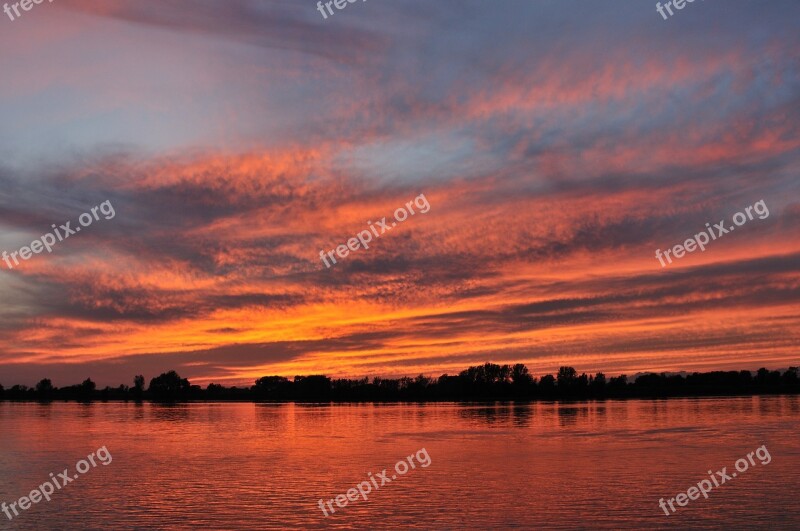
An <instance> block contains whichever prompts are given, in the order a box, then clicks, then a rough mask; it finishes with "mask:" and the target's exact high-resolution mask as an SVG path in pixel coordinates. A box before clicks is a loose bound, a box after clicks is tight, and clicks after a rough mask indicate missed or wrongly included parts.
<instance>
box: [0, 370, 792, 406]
mask: <svg viewBox="0 0 800 531" xmlns="http://www.w3.org/2000/svg"><path fill="white" fill-rule="evenodd" d="M798 392H800V378H798V368H797V367H789V369H787V370H786V371H784V372H783V373H781V372H780V371H769V370H767V369H766V368H761V369H758V371H756V373H755V374H753V373H751V372H750V371H744V370H743V371H712V372H703V373H700V372H695V373H691V374H688V375H686V376H683V375H681V374H666V373H660V374H643V375H641V376H638V377H637V378H635V379H631V378H628V377H627V376H626V375H624V374H622V375H620V376H615V377H612V378H606V376H605V375H604V374H603V373H601V372H600V373H597V374H595V375H594V376H591V375H588V376H587V375H586V373H583V374H580V375H578V373H577V371H576V370H575V369H574V368H572V367H561V368H560V369H559V370H558V373H557V374H556V375H552V374H547V375H544V376H542V377H541V378H535V377H533V376H532V375H531V374H530V372H529V371H528V368H527V367H526V366H525V365H523V364H521V363H518V364H516V365H497V364H494V363H486V364H484V365H476V366H473V367H469V368H468V369H466V370H463V371H461V372H460V373H459V374H458V375H453V376H451V375H447V374H443V375H442V376H440V377H439V378H430V377H427V376H423V375H421V374H420V375H419V376H417V377H416V378H408V377H406V378H397V379H391V378H373V379H372V380H370V379H369V378H362V379H359V380H349V379H331V378H328V377H327V376H323V375H312V376H295V377H294V378H293V379H289V378H286V377H284V376H264V377H263V378H259V379H258V380H256V381H255V385H253V386H251V387H224V386H222V385H219V384H215V383H211V384H209V385H208V386H207V387H206V388H205V389H203V388H202V387H201V386H199V385H192V384H191V383H190V382H189V380H188V379H186V378H181V377H180V375H179V374H178V373H177V372H175V371H169V372H166V373H164V374H162V375H160V376H158V377H156V378H153V379H152V380H150V385H149V386H148V387H147V388H145V379H144V377H143V376H141V375H139V376H136V377H135V378H134V380H133V386H132V387H129V386H126V385H120V386H119V387H106V388H105V389H97V386H96V385H95V383H94V382H93V381H92V380H91V379H86V380H85V381H84V382H83V383H82V384H80V385H72V386H69V387H61V388H57V387H54V386H53V384H52V381H51V380H49V379H47V378H45V379H43V380H42V381H40V382H39V383H38V384H36V387H33V388H29V387H27V386H24V385H15V386H13V387H11V388H9V389H5V388H4V387H3V386H2V385H0V400H26V401H41V402H49V401H56V400H74V401H80V402H91V401H95V400H100V401H107V400H125V401H137V402H140V401H143V400H149V401H153V402H178V401H189V400H198V401H204V400H205V401H282V402H288V401H305V402H309V401H310V402H403V401H408V402H417V401H483V400H523V401H525V400H586V399H605V398H648V397H650V398H654V397H680V396H712V395H760V394H796V393H798Z"/></svg>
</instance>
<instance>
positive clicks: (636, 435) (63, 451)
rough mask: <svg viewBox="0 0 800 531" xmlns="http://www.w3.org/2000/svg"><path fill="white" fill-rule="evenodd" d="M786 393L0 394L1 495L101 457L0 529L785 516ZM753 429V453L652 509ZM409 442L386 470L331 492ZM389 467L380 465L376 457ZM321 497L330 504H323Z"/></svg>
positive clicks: (790, 414)
mask: <svg viewBox="0 0 800 531" xmlns="http://www.w3.org/2000/svg"><path fill="white" fill-rule="evenodd" d="M799 416H800V399H798V397H760V398H759V397H752V398H751V397H747V398H723V399H709V398H705V399H681V400H669V401H647V400H631V401H610V402H578V403H570V404H553V403H536V404H492V405H485V404H481V405H475V404H471V405H462V404H420V405H417V404H413V405H407V404H406V405H372V404H368V405H322V406H320V405H300V404H206V403H200V404H186V405H173V406H161V405H151V404H139V405H137V404H133V403H129V404H124V403H106V404H103V403H96V404H91V405H81V404H72V403H55V404H49V405H41V404H12V403H0V478H2V481H0V501H5V502H6V503H9V502H12V501H16V500H17V499H19V498H20V497H21V496H25V495H27V494H28V493H29V492H30V491H31V490H32V489H33V488H35V487H36V486H38V485H40V484H42V483H44V482H45V481H47V480H48V479H49V475H50V473H51V472H52V473H54V474H58V473H59V472H62V471H63V470H64V469H65V468H67V467H69V469H70V473H71V474H72V471H74V469H75V464H76V462H77V461H78V460H79V459H81V458H84V457H86V456H87V455H88V454H89V453H91V452H93V451H95V450H96V449H98V448H100V447H103V446H105V447H106V448H107V449H108V451H109V452H110V453H111V455H112V456H113V461H112V462H111V463H110V464H109V465H108V466H102V465H98V466H97V467H96V468H93V469H91V470H89V471H88V472H87V473H86V474H84V475H82V476H80V477H79V478H78V479H77V480H75V481H74V482H73V483H71V484H69V485H68V486H66V487H65V488H64V489H63V490H61V491H57V492H56V493H55V494H54V495H53V499H52V500H51V501H50V502H44V501H43V502H40V503H38V504H36V505H34V506H33V507H32V508H31V509H29V510H27V511H24V512H22V513H21V514H20V516H18V517H15V518H14V520H12V521H8V519H7V518H6V517H5V516H4V515H3V514H2V513H0V517H2V519H0V529H19V530H34V529H37V530H38V529H196V528H205V529H286V528H320V527H332V528H342V529H344V528H371V529H387V528H420V529H432V528H436V529H478V528H479V529H485V528H518V529H532V528H540V529H541V528H545V529H576V528H582V529H587V528H593V529H596V528H608V529H622V528H625V529H642V528H655V529H662V528H680V529H719V528H725V529H732V528H733V529H739V528H741V529H744V528H749V529H752V528H766V527H769V528H771V529H798V528H800V498H799V497H798V492H800V489H798V487H800V480H798V476H797V465H798V464H800V440H799V438H798V429H797V420H798V417H799ZM761 445H766V447H767V449H768V450H769V452H770V455H771V458H772V461H771V462H770V463H769V464H767V465H762V464H761V462H760V461H759V460H758V459H756V465H754V466H750V467H749V469H748V470H747V471H746V472H744V473H742V474H740V475H739V476H738V477H737V478H736V479H733V480H732V481H730V482H728V483H726V484H725V485H721V486H720V487H718V488H715V489H714V490H712V492H711V493H710V497H709V499H703V498H702V497H701V498H700V499H699V500H696V501H690V502H689V505H688V506H686V507H682V508H678V512H677V513H676V514H673V515H671V516H666V515H665V514H664V512H663V511H662V510H661V509H660V508H659V506H658V500H659V498H670V497H674V496H675V495H676V494H678V493H679V492H685V491H686V490H687V489H688V488H689V487H691V486H693V485H696V484H697V482H698V481H701V480H703V479H705V478H707V477H708V474H707V471H708V470H712V471H716V470H721V469H722V467H728V473H730V472H731V471H733V470H734V462H735V461H736V460H737V459H739V458H742V457H745V456H746V455H747V454H748V453H749V452H752V451H754V450H755V449H756V448H758V447H760V446H761ZM421 448H425V449H426V450H427V452H428V455H429V456H430V459H431V464H430V466H428V467H427V468H422V467H420V466H419V465H417V468H415V469H413V470H409V471H408V472H407V473H406V474H405V475H403V476H400V477H398V478H397V479H396V480H395V481H393V482H392V483H391V484H387V485H384V486H383V487H381V488H380V489H378V490H376V491H373V492H372V493H370V494H369V499H368V500H367V501H363V500H361V499H359V501H357V502H349V503H348V505H347V507H345V508H336V511H337V512H336V513H335V514H333V515H331V516H328V517H325V516H324V515H323V513H322V511H321V509H320V508H319V506H318V500H319V499H321V498H322V499H326V500H327V499H331V498H335V496H336V495H337V494H344V493H346V492H347V490H348V489H350V488H353V487H355V486H356V485H357V484H358V483H360V482H362V481H365V480H367V479H368V473H369V472H371V473H372V474H373V475H374V474H376V473H377V472H380V471H382V470H383V469H387V472H389V473H393V470H392V468H393V467H394V465H395V463H396V462H397V461H398V460H401V459H405V458H406V456H409V455H411V454H414V453H416V452H417V451H418V450H420V449H421ZM387 475H388V474H387ZM334 507H335V505H334Z"/></svg>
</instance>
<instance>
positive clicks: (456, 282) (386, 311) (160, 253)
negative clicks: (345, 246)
mask: <svg viewBox="0 0 800 531" xmlns="http://www.w3.org/2000/svg"><path fill="white" fill-rule="evenodd" d="M0 15H2V16H3V18H2V19H0V95H1V96H2V97H1V98H0V251H6V252H9V253H10V252H12V251H17V250H19V249H20V247H22V246H26V245H30V243H31V241H32V240H34V239H37V238H39V237H40V236H41V235H43V234H45V233H47V232H49V231H51V224H57V225H58V224H63V223H65V222H66V221H68V220H72V225H73V226H75V225H76V224H77V218H78V216H79V215H80V214H81V213H83V212H86V211H88V210H89V209H90V208H91V207H93V206H95V205H98V204H100V203H101V202H103V201H106V200H109V201H111V203H112V204H113V206H114V209H115V212H116V216H115V217H114V218H113V219H110V220H105V219H103V218H102V217H101V219H100V220H99V221H96V222H95V223H94V224H92V225H91V227H87V228H85V229H83V231H82V232H81V233H80V234H76V235H74V236H72V237H70V238H69V239H67V240H65V241H63V242H61V243H59V244H58V245H56V246H55V247H54V249H53V252H52V253H51V254H47V253H46V252H45V253H43V254H36V255H34V256H33V257H32V258H31V259H29V260H27V261H25V262H23V263H22V264H21V265H20V266H19V267H15V268H14V269H13V270H12V269H8V268H7V267H6V266H5V264H4V263H2V262H0V266H1V267H2V272H1V273H0V299H1V300H2V302H3V304H2V306H0V384H3V385H6V386H9V385H12V384H15V383H22V384H27V385H32V384H34V383H35V382H36V381H38V380H39V379H41V378H44V377H48V378H51V379H52V380H53V383H54V384H55V385H57V386H63V385H69V384H73V383H78V382H80V381H82V380H83V379H84V378H86V377H91V378H92V379H94V380H95V381H96V382H97V383H98V384H99V385H101V386H105V385H119V384H120V383H125V384H127V385H131V384H132V380H133V376H134V375H135V374H139V373H141V374H144V375H145V376H146V377H147V378H148V379H149V378H150V377H152V376H155V375H157V374H159V373H161V372H164V371H166V370H169V369H176V370H177V371H178V372H179V373H180V374H181V375H182V376H185V377H188V378H190V379H191V380H192V382H193V383H200V384H206V383H208V382H211V381H214V382H218V383H224V384H226V385H230V384H251V383H252V382H253V380H254V379H255V378H257V377H259V376H263V375H267V374H278V375H284V376H294V375H296V374H314V373H317V374H318V373H324V374H328V375H329V376H336V377H340V376H346V377H361V376H378V375H380V376H413V375H416V374H419V373H425V374H427V375H433V376H439V375H441V374H443V373H450V374H454V373H457V372H458V371H460V370H462V369H464V368H466V367H467V366H469V365H471V364H472V365H474V364H478V363H484V362H486V361H492V362H497V363H515V362H523V363H526V364H527V365H528V367H529V368H530V369H531V371H532V372H533V373H534V375H536V376H540V375H541V374H543V373H545V372H553V371H555V370H557V369H558V367H559V366H560V365H572V366H574V367H575V368H576V369H577V370H578V371H579V372H584V371H585V372H592V373H594V372H597V371H604V372H605V373H606V374H610V375H615V374H620V373H627V374H629V375H630V374H635V373H637V372H641V371H680V370H688V371H693V370H712V369H757V368H759V367H762V366H766V367H768V368H771V369H778V368H785V367H788V366H790V365H800V230H799V229H800V31H798V19H799V17H800V3H799V2H797V1H796V0H786V1H783V0H770V1H769V2H764V1H763V0H758V1H756V0H753V1H749V0H708V1H705V2H694V3H693V4H687V6H686V7H685V8H684V9H683V10H681V11H679V12H676V14H675V16H673V17H671V18H670V19H669V20H666V21H665V20H663V19H662V18H661V16H660V15H658V14H657V12H656V11H655V2H644V1H618V0H607V1H604V2H595V1H588V0H524V1H514V0H497V1H494V2H488V1H478V0H475V1H472V0H434V1H431V0H403V1H398V0H373V1H369V2H356V3H353V4H348V6H347V8H346V9H344V10H342V11H337V12H336V13H335V15H334V16H330V17H328V19H327V20H325V19H323V18H322V16H321V15H320V13H319V12H318V11H317V9H316V2H314V1H312V0H225V1H224V2H222V1H214V0H193V1H191V2H189V1H178V0H135V1H134V0H124V1H123V0H55V1H54V2H52V3H48V2H44V3H42V4H38V5H34V7H33V9H32V10H31V11H28V12H25V13H24V15H23V16H22V17H20V18H18V19H16V20H14V21H11V20H9V19H8V17H6V16H5V15H3V14H2V13H0ZM419 194H424V195H425V197H426V198H427V199H428V201H429V202H430V205H431V208H430V211H429V212H427V213H426V214H421V213H417V214H416V215H415V216H413V217H410V218H409V219H407V220H406V221H405V222H404V223H402V224H399V225H398V226H397V227H396V228H395V229H393V230H392V231H391V233H387V234H385V235H383V236H382V237H381V238H379V239H376V240H375V241H374V242H373V243H372V244H371V245H370V248H369V249H368V250H363V249H362V250H359V251H357V252H354V253H351V254H350V256H348V257H347V258H345V259H342V260H340V262H339V263H338V264H336V265H335V266H333V267H332V268H330V269H326V268H325V266H324V265H323V264H322V262H321V261H320V259H319V252H320V251H321V250H331V249H334V248H335V247H336V246H337V245H339V244H342V243H344V242H346V241H347V239H348V238H351V237H353V236H354V235H355V234H356V233H357V232H359V231H361V230H364V229H366V228H367V222H368V221H373V222H374V221H375V220H379V219H381V218H382V217H384V216H386V217H387V218H391V216H392V213H393V212H394V210H395V209H396V208H397V207H400V206H403V205H404V204H405V203H406V202H408V201H409V200H411V199H413V198H414V197H416V196H418V195H419ZM760 200H764V202H765V204H766V205H767V207H768V209H769V214H770V215H769V217H766V218H765V219H759V218H758V217H756V218H755V219H754V220H752V221H748V222H747V223H745V224H744V225H742V226H741V227H737V228H736V232H733V233H730V234H726V235H724V237H721V238H720V239H718V240H715V241H713V242H711V243H710V244H708V246H707V249H706V251H705V252H700V251H695V252H694V253H691V254H688V255H686V256H684V257H683V258H681V259H678V260H676V261H675V262H674V263H673V264H671V265H669V266H667V267H665V268H662V267H661V265H660V263H659V261H658V260H657V259H656V258H655V250H656V249H662V250H663V249H668V248H671V247H672V246H674V245H677V244H681V243H683V242H684V241H685V240H686V239H687V238H689V237H691V236H692V235H694V234H696V233H699V232H701V231H702V230H704V229H705V224H706V223H711V224H714V223H717V222H719V221H720V220H723V219H725V220H726V222H725V226H729V225H731V222H730V220H731V217H732V216H733V214H735V213H736V212H739V211H743V210H744V209H745V207H747V206H750V205H753V204H754V203H756V202H757V201H760Z"/></svg>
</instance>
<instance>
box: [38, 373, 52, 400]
mask: <svg viewBox="0 0 800 531" xmlns="http://www.w3.org/2000/svg"><path fill="white" fill-rule="evenodd" d="M53 391H54V389H53V382H51V381H50V379H49V378H45V379H43V380H42V381H40V382H39V383H37V384H36V394H37V395H38V397H39V400H45V401H46V400H52V398H53Z"/></svg>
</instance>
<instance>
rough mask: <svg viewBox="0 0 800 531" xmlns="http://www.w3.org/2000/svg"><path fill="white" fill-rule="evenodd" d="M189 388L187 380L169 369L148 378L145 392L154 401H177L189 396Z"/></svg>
mask: <svg viewBox="0 0 800 531" xmlns="http://www.w3.org/2000/svg"><path fill="white" fill-rule="evenodd" d="M190 388H191V385H190V384H189V380H187V379H186V378H181V377H180V376H179V375H178V373H177V372H175V371H169V372H165V373H164V374H162V375H161V376H157V377H156V378H153V379H152V380H150V387H149V388H148V389H147V392H148V393H149V394H150V397H151V398H152V399H153V400H155V401H156V402H177V401H179V400H186V399H187V398H189V392H190V390H191V389H190Z"/></svg>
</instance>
